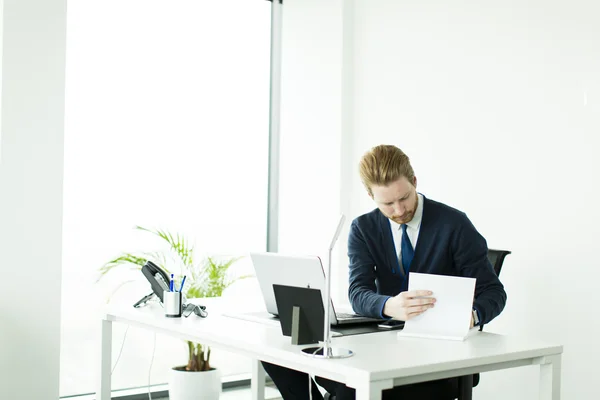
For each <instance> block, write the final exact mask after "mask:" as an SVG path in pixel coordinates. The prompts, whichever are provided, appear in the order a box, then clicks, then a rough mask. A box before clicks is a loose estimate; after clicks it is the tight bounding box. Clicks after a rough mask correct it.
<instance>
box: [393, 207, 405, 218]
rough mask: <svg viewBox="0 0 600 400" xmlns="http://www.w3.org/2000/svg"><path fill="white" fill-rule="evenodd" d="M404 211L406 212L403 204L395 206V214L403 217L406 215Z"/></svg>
mask: <svg viewBox="0 0 600 400" xmlns="http://www.w3.org/2000/svg"><path fill="white" fill-rule="evenodd" d="M404 211H406V209H405V208H404V206H402V205H401V204H397V205H395V206H394V214H396V215H398V216H400V217H401V216H403V215H404Z"/></svg>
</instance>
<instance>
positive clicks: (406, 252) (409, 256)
mask: <svg viewBox="0 0 600 400" xmlns="http://www.w3.org/2000/svg"><path fill="white" fill-rule="evenodd" d="M401 249H402V250H401V251H402V267H403V268H404V273H405V274H406V275H408V269H409V268H410V263H411V262H412V260H413V257H414V256H415V251H414V249H413V247H412V244H410V239H409V238H408V234H407V233H406V224H402V247H401Z"/></svg>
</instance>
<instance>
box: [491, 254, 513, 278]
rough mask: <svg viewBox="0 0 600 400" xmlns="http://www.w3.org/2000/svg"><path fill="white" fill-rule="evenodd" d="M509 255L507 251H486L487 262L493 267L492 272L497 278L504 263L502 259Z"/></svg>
mask: <svg viewBox="0 0 600 400" xmlns="http://www.w3.org/2000/svg"><path fill="white" fill-rule="evenodd" d="M509 254H510V251H508V250H495V249H488V260H490V263H491V264H492V267H494V272H495V273H496V275H497V276H500V271H501V270H502V263H503V262H504V257H506V256H507V255H509Z"/></svg>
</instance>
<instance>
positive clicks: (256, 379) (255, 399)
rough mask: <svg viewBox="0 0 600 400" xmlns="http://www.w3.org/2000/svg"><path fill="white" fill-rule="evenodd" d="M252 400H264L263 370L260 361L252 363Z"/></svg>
mask: <svg viewBox="0 0 600 400" xmlns="http://www.w3.org/2000/svg"><path fill="white" fill-rule="evenodd" d="M250 385H251V390H252V400H264V398H265V370H264V368H263V366H262V363H261V362H260V360H253V361H252V382H251V384H250Z"/></svg>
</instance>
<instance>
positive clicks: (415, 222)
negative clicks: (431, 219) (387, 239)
mask: <svg viewBox="0 0 600 400" xmlns="http://www.w3.org/2000/svg"><path fill="white" fill-rule="evenodd" d="M417 199H418V204H417V211H415V215H414V217H413V219H411V220H410V222H409V223H407V224H406V225H408V228H410V229H414V230H418V229H419V228H420V227H421V220H422V219H423V195H422V194H421V193H417ZM388 220H389V221H390V225H391V226H392V230H399V229H400V227H401V226H402V225H401V224H398V223H396V222H394V221H392V220H391V219H389V218H388Z"/></svg>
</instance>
